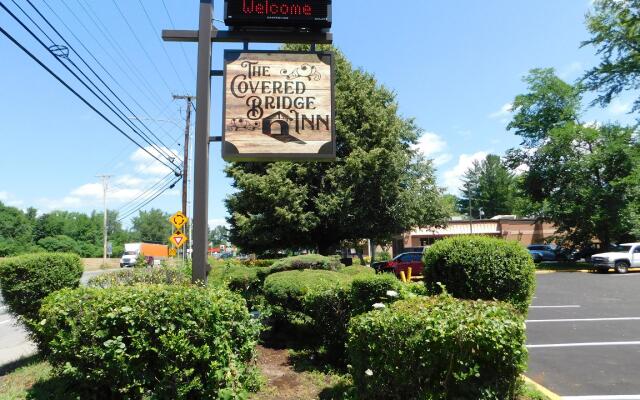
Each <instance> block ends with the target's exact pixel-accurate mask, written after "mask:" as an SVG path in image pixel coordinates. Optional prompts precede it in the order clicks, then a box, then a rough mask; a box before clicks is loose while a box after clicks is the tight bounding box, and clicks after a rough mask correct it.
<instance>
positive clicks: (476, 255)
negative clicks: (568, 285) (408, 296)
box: [423, 236, 535, 313]
mask: <svg viewBox="0 0 640 400" xmlns="http://www.w3.org/2000/svg"><path fill="white" fill-rule="evenodd" d="M423 260H424V263H425V269H424V273H423V275H424V281H425V285H426V286H427V288H428V289H429V290H430V291H431V292H432V293H440V292H441V291H442V288H441V286H440V285H444V287H445V288H446V290H447V292H448V293H450V294H451V295H453V296H454V297H457V298H461V299H470V300H476V299H484V300H494V299H495V300H502V301H507V302H509V303H511V304H513V305H514V306H515V307H516V308H517V309H518V310H520V312H522V313H526V312H527V310H528V307H529V304H530V303H531V298H532V296H533V292H534V290H535V265H534V263H533V260H532V259H531V256H530V255H529V253H528V252H527V250H526V249H525V248H524V247H522V245H520V244H519V243H517V242H513V241H506V240H502V239H496V238H489V237H483V236H466V237H456V238H449V239H444V240H440V241H438V242H436V243H435V244H434V245H433V246H431V247H430V248H429V249H427V250H426V251H425V253H424V257H423Z"/></svg>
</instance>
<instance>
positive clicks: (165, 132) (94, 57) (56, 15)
mask: <svg viewBox="0 0 640 400" xmlns="http://www.w3.org/2000/svg"><path fill="white" fill-rule="evenodd" d="M42 1H43V3H44V4H45V6H47V8H48V9H49V11H50V12H51V13H52V14H53V15H54V16H55V17H56V18H57V19H58V21H60V23H61V24H62V25H63V26H64V27H65V28H66V29H67V31H68V32H69V33H70V34H71V36H73V38H74V39H75V40H76V41H77V42H78V43H79V44H80V46H81V47H82V48H83V49H84V50H85V51H86V52H87V53H88V54H89V56H90V57H91V58H92V59H93V60H94V61H95V62H96V63H97V64H98V65H99V66H100V68H101V69H102V70H103V71H104V72H105V73H106V74H107V75H108V76H109V77H110V78H111V80H112V81H113V82H114V83H115V84H116V85H117V86H118V87H119V88H120V89H121V90H122V91H123V92H124V93H125V94H126V95H127V96H129V98H130V99H131V100H132V101H133V102H134V103H135V104H136V105H137V106H138V107H139V108H140V109H141V110H142V112H143V113H144V114H146V115H147V116H150V114H149V112H148V111H147V110H146V109H145V108H144V107H143V106H142V105H141V104H140V103H139V102H138V101H137V100H136V98H135V97H134V96H133V95H131V93H130V92H129V91H128V90H127V89H126V88H125V87H124V86H122V84H120V81H119V80H118V79H116V78H115V77H114V76H113V74H111V72H109V70H108V69H107V68H106V67H105V66H104V65H103V64H102V62H100V60H98V58H96V56H95V55H94V54H93V52H92V51H91V50H89V49H88V48H87V46H86V45H85V44H84V42H83V41H82V40H81V39H80V38H78V36H77V35H76V34H75V32H74V31H73V30H72V29H71V28H70V27H69V26H68V25H67V24H66V22H64V20H63V19H62V18H61V17H60V15H59V14H58V13H57V12H56V11H55V10H54V9H53V8H51V6H50V5H49V3H47V1H46V0H42ZM70 11H71V13H72V14H73V16H74V17H75V18H76V19H78V17H77V16H76V15H75V14H74V13H73V11H72V10H70ZM79 22H80V24H81V26H82V27H83V28H84V29H85V31H87V33H89V35H90V36H91V38H92V39H93V40H94V41H96V42H97V44H98V46H99V47H100V48H101V49H102V50H103V51H104V52H105V53H106V54H107V55H109V54H108V52H107V51H106V49H105V48H104V47H103V46H102V44H101V43H100V42H99V41H98V40H97V39H96V38H95V36H93V34H92V33H91V32H90V31H89V30H88V29H87V27H86V26H84V24H83V23H82V21H79ZM76 54H77V52H76ZM109 56H110V55H109ZM110 57H111V56H110ZM111 58H112V60H113V57H111ZM114 61H115V60H114ZM115 64H116V66H117V67H118V68H119V69H120V71H122V72H123V74H124V75H125V76H126V77H127V78H128V79H129V80H130V81H131V83H132V84H133V85H134V86H135V87H136V89H138V91H139V92H140V93H141V94H142V95H144V96H146V98H147V99H148V100H149V101H150V102H151V103H153V101H154V100H156V97H155V96H152V97H149V95H148V94H146V93H144V92H143V91H142V90H140V89H141V88H140V86H138V83H137V81H136V80H135V79H133V78H132V77H131V76H130V75H129V74H128V72H127V71H126V70H125V69H124V68H123V67H122V66H121V65H120V64H118V63H115ZM155 105H156V107H158V105H157V104H155ZM170 105H171V103H167V105H166V106H164V108H163V109H162V111H161V112H160V114H162V113H164V112H165V111H166V109H167V108H168V107H169V106H170ZM158 109H160V108H159V107H158ZM156 125H158V124H156ZM158 128H160V130H161V131H163V132H164V134H165V135H166V136H168V137H171V136H170V135H169V133H168V132H167V131H166V130H165V129H164V128H163V127H162V126H159V125H158Z"/></svg>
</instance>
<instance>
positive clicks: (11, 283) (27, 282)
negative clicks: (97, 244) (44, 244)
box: [0, 253, 84, 325]
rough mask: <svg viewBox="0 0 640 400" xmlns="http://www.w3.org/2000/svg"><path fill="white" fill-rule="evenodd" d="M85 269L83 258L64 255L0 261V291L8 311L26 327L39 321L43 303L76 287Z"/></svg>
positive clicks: (39, 254) (32, 255)
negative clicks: (67, 289)
mask: <svg viewBox="0 0 640 400" xmlns="http://www.w3.org/2000/svg"><path fill="white" fill-rule="evenodd" d="M83 270H84V268H83V266H82V262H81V260H80V257H78V256H77V255H75V254H65V253H36V254H26V255H22V256H17V257H12V258H6V259H4V260H2V261H0V290H1V291H2V297H3V298H4V301H5V303H6V304H7V306H8V307H9V311H10V312H11V313H12V314H14V315H17V316H20V317H21V318H22V319H23V320H24V321H25V322H27V325H29V321H32V320H37V319H38V310H39V309H40V305H41V303H42V300H43V299H44V298H45V297H47V295H49V294H50V293H53V292H55V291H56V290H60V289H64V288H76V287H78V285H79V284H80V278H81V277H82V272H83Z"/></svg>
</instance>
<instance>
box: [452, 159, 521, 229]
mask: <svg viewBox="0 0 640 400" xmlns="http://www.w3.org/2000/svg"><path fill="white" fill-rule="evenodd" d="M461 191H462V192H463V197H462V199H460V204H461V206H462V207H461V211H463V210H465V211H466V212H467V215H468V212H469V194H471V210H472V215H473V217H474V218H480V217H482V218H493V217H495V216H496V215H505V214H512V213H513V212H514V209H515V204H514V203H515V196H516V191H515V177H514V175H513V174H512V173H511V172H510V171H509V169H508V168H507V166H506V165H505V164H504V163H503V162H502V160H501V159H500V156H497V155H495V154H489V155H487V157H486V158H485V159H484V160H482V161H476V162H474V164H473V166H472V167H471V168H469V169H468V170H467V172H466V173H465V176H464V178H463V188H462V189H461Z"/></svg>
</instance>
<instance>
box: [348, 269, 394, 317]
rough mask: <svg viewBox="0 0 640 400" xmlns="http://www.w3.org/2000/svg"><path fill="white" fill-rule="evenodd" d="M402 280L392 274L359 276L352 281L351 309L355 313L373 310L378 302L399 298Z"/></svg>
mask: <svg viewBox="0 0 640 400" xmlns="http://www.w3.org/2000/svg"><path fill="white" fill-rule="evenodd" d="M401 290H402V282H400V281H399V280H398V278H396V277H395V276H394V275H392V274H381V275H371V276H365V277H357V278H356V279H354V280H353V282H352V283H351V294H350V296H351V309H352V313H353V314H354V315H357V314H362V313H363V312H367V311H371V310H372V309H373V305H374V304H376V303H389V302H394V301H396V300H398V298H399V296H400V292H401Z"/></svg>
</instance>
